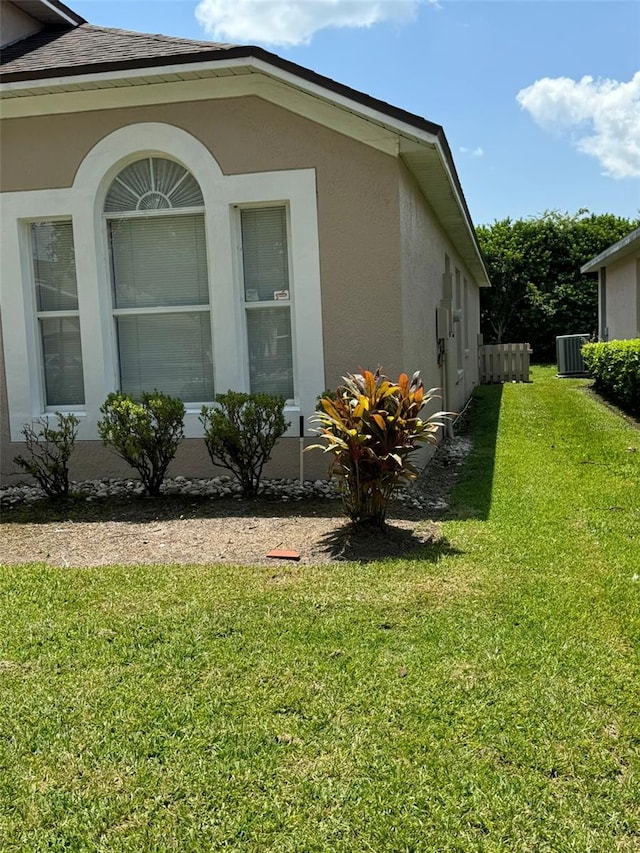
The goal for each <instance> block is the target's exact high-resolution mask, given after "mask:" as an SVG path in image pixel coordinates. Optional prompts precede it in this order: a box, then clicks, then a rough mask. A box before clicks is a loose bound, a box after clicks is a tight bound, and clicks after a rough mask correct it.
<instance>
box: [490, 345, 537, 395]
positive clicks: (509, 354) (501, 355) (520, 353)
mask: <svg viewBox="0 0 640 853" xmlns="http://www.w3.org/2000/svg"><path fill="white" fill-rule="evenodd" d="M531 353H532V350H531V347H530V346H529V344H483V345H482V346H480V347H478V367H479V373H480V383H481V384H482V385H490V384H492V383H499V382H530V381H531V380H530V378H529V366H530V359H531Z"/></svg>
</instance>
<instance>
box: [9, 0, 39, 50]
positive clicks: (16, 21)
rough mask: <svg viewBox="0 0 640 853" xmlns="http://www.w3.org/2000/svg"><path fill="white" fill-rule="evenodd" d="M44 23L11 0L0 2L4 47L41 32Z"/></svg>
mask: <svg viewBox="0 0 640 853" xmlns="http://www.w3.org/2000/svg"><path fill="white" fill-rule="evenodd" d="M41 29H42V24H41V23H40V21H36V20H35V18H32V17H31V15H27V14H26V13H25V12H23V11H22V9H18V7H17V6H14V5H13V3H10V2H9V0H2V1H1V2H0V45H1V46H2V47H4V46H5V45H8V44H13V42H15V41H19V40H20V39H23V38H26V37H27V36H30V35H32V34H33V33H37V32H40V30H41Z"/></svg>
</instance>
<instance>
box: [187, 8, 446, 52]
mask: <svg viewBox="0 0 640 853" xmlns="http://www.w3.org/2000/svg"><path fill="white" fill-rule="evenodd" d="M421 2H425V0H200V3H198V6H197V7H196V13H195V14H196V18H197V19H198V21H199V23H200V24H201V25H202V26H203V27H204V30H205V32H206V33H207V34H208V35H210V36H211V37H212V38H214V39H215V40H216V41H229V42H233V43H236V44H256V43H257V44H271V45H282V46H284V47H292V46H293V45H297V44H306V43H308V42H309V41H310V39H311V37H312V36H313V35H314V33H317V32H318V30H323V29H326V28H327V27H370V26H372V25H373V24H377V23H381V22H383V21H393V22H399V23H403V22H407V21H412V20H413V19H414V18H415V16H416V14H417V11H418V6H419V5H420V3H421ZM426 2H429V3H431V4H432V5H437V0H426Z"/></svg>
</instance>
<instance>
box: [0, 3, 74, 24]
mask: <svg viewBox="0 0 640 853" xmlns="http://www.w3.org/2000/svg"><path fill="white" fill-rule="evenodd" d="M11 2H12V3H13V5H14V6H17V7H18V8H19V9H20V10H22V11H23V12H25V13H26V14H27V15H29V16H30V17H31V18H35V20H36V21H41V22H42V23H43V24H46V25H47V26H53V27H55V26H59V27H78V26H80V24H86V23H87V22H86V20H85V19H84V18H83V17H82V16H81V15H78V14H77V12H74V11H73V9H70V8H69V7H68V6H66V5H65V4H64V3H61V2H60V0H11Z"/></svg>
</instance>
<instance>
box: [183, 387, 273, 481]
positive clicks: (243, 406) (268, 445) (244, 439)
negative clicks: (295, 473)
mask: <svg viewBox="0 0 640 853" xmlns="http://www.w3.org/2000/svg"><path fill="white" fill-rule="evenodd" d="M215 402H216V406H203V407H202V410H201V412H200V420H201V421H202V424H203V426H204V441H205V444H206V446H207V450H208V452H209V456H210V458H211V461H212V462H213V464H214V465H221V466H222V467H223V468H226V469H227V470H228V471H231V472H232V473H233V474H235V476H236V477H237V478H238V480H239V481H240V485H241V486H242V494H243V496H244V497H246V498H250V497H255V496H256V495H257V494H258V489H259V487H260V478H261V476H262V469H263V467H264V465H265V464H266V463H267V462H268V461H269V459H270V458H271V453H272V451H273V448H274V447H275V445H276V442H277V441H278V439H279V438H281V437H282V436H283V435H284V433H285V432H286V431H287V428H288V427H289V423H287V422H286V421H285V419H284V414H283V412H284V404H285V399H284V397H276V396H273V395H271V394H243V393H241V392H239V391H227V393H226V394H216V398H215Z"/></svg>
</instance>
